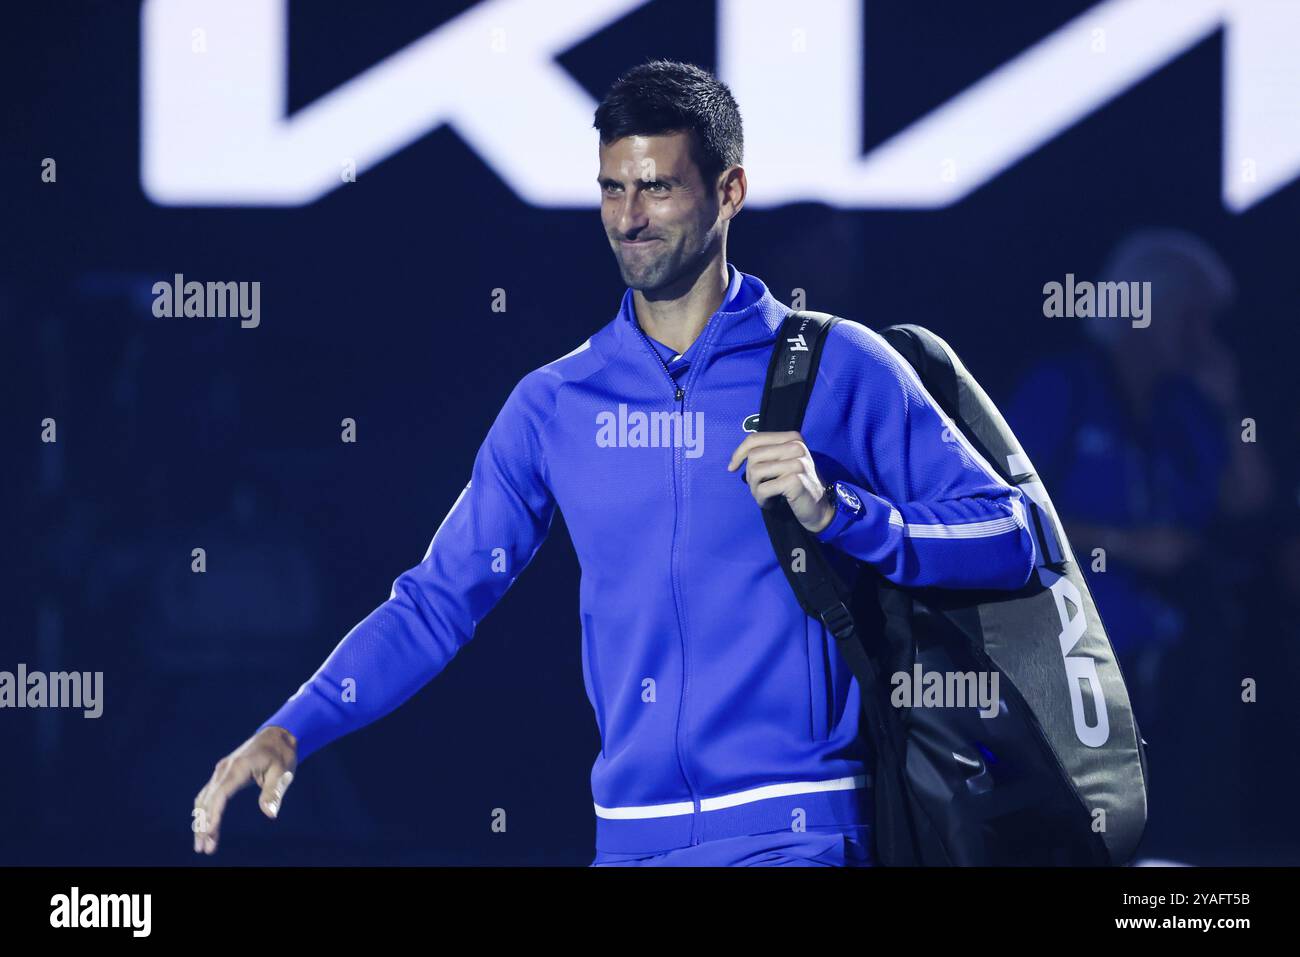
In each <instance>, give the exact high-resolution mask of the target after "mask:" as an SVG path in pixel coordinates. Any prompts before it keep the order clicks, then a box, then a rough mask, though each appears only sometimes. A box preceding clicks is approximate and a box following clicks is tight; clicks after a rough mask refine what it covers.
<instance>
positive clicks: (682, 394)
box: [674, 386, 686, 402]
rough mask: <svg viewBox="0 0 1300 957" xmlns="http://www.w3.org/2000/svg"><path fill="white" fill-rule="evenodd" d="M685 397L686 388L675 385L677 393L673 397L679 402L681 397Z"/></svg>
mask: <svg viewBox="0 0 1300 957" xmlns="http://www.w3.org/2000/svg"><path fill="white" fill-rule="evenodd" d="M685 397H686V390H685V389H683V388H682V387H681V386H678V387H677V395H676V396H675V397H674V398H676V399H677V401H678V402H680V401H682V399H683V398H685Z"/></svg>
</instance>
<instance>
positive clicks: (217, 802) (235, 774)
mask: <svg viewBox="0 0 1300 957" xmlns="http://www.w3.org/2000/svg"><path fill="white" fill-rule="evenodd" d="M252 780H253V775H252V772H251V770H250V769H249V767H248V764H247V762H245V761H241V760H239V759H238V758H236V759H235V760H233V761H230V762H228V763H225V766H224V767H222V764H218V765H217V771H216V773H215V774H214V775H213V778H212V781H211V782H210V783H209V784H208V787H207V788H206V790H207V794H206V795H205V796H204V799H203V803H202V804H200V805H199V806H198V808H197V811H198V813H197V814H196V817H197V818H199V821H196V823H203V824H205V825H206V828H205V831H206V834H205V835H202V836H203V843H202V846H201V847H199V846H196V847H195V850H201V851H202V852H203V853H205V854H212V853H213V852H215V851H216V849H217V842H218V841H219V840H220V836H221V815H222V814H223V813H225V810H226V801H228V800H229V799H230V796H231V795H232V794H234V793H235V792H236V791H238V790H240V789H241V788H243V787H245V786H246V785H248V784H249V783H250V782H251V781H252ZM195 833H196V835H198V834H199V832H197V831H196V832H195Z"/></svg>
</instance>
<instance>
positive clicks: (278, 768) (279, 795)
mask: <svg viewBox="0 0 1300 957" xmlns="http://www.w3.org/2000/svg"><path fill="white" fill-rule="evenodd" d="M262 780H263V781H264V782H265V783H264V784H263V785H262V797H261V799H260V800H259V801H258V802H257V804H258V807H260V808H261V809H262V813H263V814H265V815H266V816H267V817H269V818H275V817H277V816H279V814H280V805H281V804H282V803H283V802H284V792H285V791H287V790H288V789H289V785H290V784H292V783H293V772H292V771H286V770H285V769H284V766H283V765H282V764H279V763H278V762H273V763H272V764H271V766H270V767H269V768H267V772H266V776H265V777H263V779H262Z"/></svg>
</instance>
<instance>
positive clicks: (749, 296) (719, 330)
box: [616, 263, 790, 362]
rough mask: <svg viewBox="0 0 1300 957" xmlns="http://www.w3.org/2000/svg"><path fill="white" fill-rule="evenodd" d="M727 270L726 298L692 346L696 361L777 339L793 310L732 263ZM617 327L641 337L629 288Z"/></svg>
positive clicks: (627, 334)
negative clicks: (724, 349) (735, 347)
mask: <svg viewBox="0 0 1300 957" xmlns="http://www.w3.org/2000/svg"><path fill="white" fill-rule="evenodd" d="M727 269H728V272H729V274H730V275H731V284H730V285H729V286H728V287H727V295H726V296H725V297H724V298H723V301H722V305H721V306H719V307H718V310H717V311H716V312H714V313H713V315H712V316H710V317H709V321H708V322H707V323H706V324H705V326H704V329H703V330H702V331H701V332H700V335H699V339H697V340H696V342H695V343H693V344H692V345H691V352H692V354H693V356H694V358H696V360H697V362H698V360H699V359H701V358H703V356H704V355H707V354H709V353H712V352H713V351H714V350H715V349H717V348H718V347H720V346H733V345H742V344H745V343H751V342H757V341H760V340H763V339H772V338H774V337H775V336H776V332H777V329H779V328H780V326H781V321H782V320H783V319H785V317H786V315H787V313H789V311H790V310H789V308H788V307H787V306H784V305H782V304H781V303H780V302H777V300H776V298H775V297H774V296H773V295H772V293H771V292H770V291H769V290H768V288H767V286H766V285H765V284H764V283H763V280H761V279H759V278H758V277H757V276H752V275H750V274H749V273H745V272H741V271H740V270H739V269H737V268H736V267H735V266H733V265H732V264H731V263H727ZM616 325H617V326H618V329H619V334H620V335H623V336H631V337H633V338H637V339H639V338H640V336H641V332H640V331H639V326H640V324H639V323H638V322H637V320H636V307H635V305H634V303H633V297H632V289H631V288H630V287H629V288H628V289H627V290H625V291H624V293H623V300H622V302H621V303H620V305H619V313H618V318H617V322H616Z"/></svg>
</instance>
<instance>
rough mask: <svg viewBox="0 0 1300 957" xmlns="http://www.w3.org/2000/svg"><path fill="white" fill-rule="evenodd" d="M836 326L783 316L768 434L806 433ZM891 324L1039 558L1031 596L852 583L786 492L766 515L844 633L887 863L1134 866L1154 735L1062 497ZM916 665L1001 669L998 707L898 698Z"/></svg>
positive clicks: (979, 406)
mask: <svg viewBox="0 0 1300 957" xmlns="http://www.w3.org/2000/svg"><path fill="white" fill-rule="evenodd" d="M840 321H843V320H841V319H839V318H838V317H835V316H830V315H827V314H825V313H815V312H808V311H800V312H794V313H791V314H790V315H789V316H788V317H787V318H786V320H785V323H784V325H783V327H782V330H781V334H780V336H779V337H778V340H777V343H776V346H775V347H774V349H773V355H772V359H771V363H770V365H769V368H768V380H767V388H766V390H765V393H764V398H763V405H762V409H761V412H760V416H759V428H760V430H762V431H786V430H797V429H798V428H799V427H800V425H801V423H802V421H803V414H804V410H805V408H806V406H807V401H808V396H809V393H810V392H811V388H812V384H813V382H815V381H816V367H817V363H818V361H819V359H820V354H821V348H822V346H823V345H824V342H825V335H826V333H827V332H828V331H829V329H830V328H831V326H832V325H834V324H835V323H836V322H840ZM880 335H881V337H882V338H884V339H885V341H886V342H887V343H888V344H889V345H890V346H891V347H892V348H893V349H894V350H895V351H897V352H898V353H899V355H900V356H902V358H903V359H904V361H905V362H906V363H907V364H908V365H909V366H911V368H912V369H913V370H914V371H915V372H916V374H917V377H918V379H919V380H920V382H921V384H922V385H923V387H924V388H925V390H926V391H927V392H928V393H929V394H930V395H931V396H932V397H933V398H934V400H935V401H936V402H937V403H938V405H939V406H940V408H941V409H942V411H943V412H944V414H945V415H946V416H947V417H948V419H949V420H950V426H951V427H952V428H953V429H954V430H957V431H959V432H960V434H961V436H962V437H963V438H964V439H965V440H966V441H967V443H968V444H969V446H970V448H971V449H972V451H973V452H974V453H975V454H977V455H980V456H982V457H983V458H984V460H985V461H986V462H987V464H988V465H989V467H990V468H992V469H993V470H994V471H995V472H996V473H997V474H998V475H1000V476H1001V477H1002V478H1003V479H1004V480H1005V481H1006V482H1008V484H1011V485H1014V486H1017V487H1018V488H1020V490H1021V492H1022V493H1023V496H1024V501H1025V504H1026V515H1027V518H1029V520H1030V522H1031V527H1032V528H1033V531H1034V534H1035V538H1036V544H1037V546H1038V564H1037V567H1036V568H1035V569H1034V572H1033V574H1032V575H1031V576H1030V580H1029V581H1028V582H1027V583H1026V584H1025V586H1024V587H1023V588H1021V589H1019V590H1017V591H983V590H971V589H934V588H911V589H909V588H902V587H900V586H897V585H895V584H894V583H893V582H890V581H888V580H887V579H885V578H884V577H883V576H881V575H879V574H878V573H877V572H876V571H875V570H874V569H872V568H871V567H870V566H868V565H866V564H864V563H857V565H856V569H857V571H856V579H855V580H854V581H851V582H846V581H845V579H844V577H843V575H841V574H838V573H837V572H836V570H835V566H836V563H835V562H831V561H828V560H827V557H826V555H825V553H824V552H823V549H824V548H825V546H823V545H822V543H820V542H818V541H817V539H816V537H815V536H814V535H812V534H811V533H809V532H808V531H807V530H806V529H804V528H803V526H802V525H800V524H799V522H798V521H797V520H796V519H795V518H794V515H793V513H792V512H790V509H789V506H788V504H787V503H786V502H785V500H784V499H783V498H780V497H778V498H777V499H775V500H773V501H770V502H769V503H768V504H769V507H768V508H766V509H764V513H763V516H764V521H765V523H766V525H767V529H768V533H769V536H770V537H771V539H772V543H773V547H774V549H775V550H776V554H777V556H778V559H779V560H780V563H781V567H782V569H783V570H784V572H785V574H786V577H787V579H789V581H790V583H791V587H792V588H793V589H794V592H795V594H796V596H798V598H799V601H800V603H801V605H803V607H804V610H805V611H806V612H807V613H808V614H810V615H813V616H814V617H818V618H820V619H821V620H822V621H824V622H825V623H826V626H827V628H828V629H829V630H830V631H831V632H832V633H833V634H835V636H836V638H837V643H838V646H839V649H840V652H841V654H842V655H843V657H844V658H845V661H846V663H847V664H848V665H849V666H850V668H851V669H852V670H853V672H854V674H855V675H856V676H857V678H858V681H859V685H860V687H861V689H862V709H863V717H864V719H865V720H864V724H865V729H866V732H867V735H868V737H869V739H870V741H871V744H872V750H873V753H874V765H873V769H872V770H873V774H872V777H873V788H874V791H875V810H876V816H875V827H874V829H873V834H874V843H875V851H876V859H877V860H878V861H879V862H880V863H882V864H886V865H908V864H959V865H1043V864H1046V865H1053V864H1057V865H1105V864H1122V863H1126V862H1127V861H1128V860H1129V859H1130V858H1131V857H1132V855H1133V853H1134V851H1135V850H1136V847H1137V844H1138V841H1139V840H1140V838H1141V836H1142V832H1143V830H1144V828H1145V825H1146V815H1147V790H1146V789H1147V769H1146V753H1145V742H1143V741H1142V739H1141V735H1140V732H1139V730H1138V728H1137V725H1136V722H1135V719H1134V716H1133V710H1132V707H1131V704H1130V702H1129V698H1128V692H1127V689H1126V688H1125V686H1124V680H1123V676H1122V674H1121V673H1120V669H1119V663H1118V661H1117V660H1116V658H1115V655H1114V652H1113V650H1112V648H1111V646H1110V641H1109V639H1108V638H1107V636H1106V631H1105V627H1104V625H1103V623H1102V621H1101V617H1100V615H1099V614H1098V613H1097V608H1096V605H1095V604H1094V602H1093V600H1092V596H1091V594H1090V593H1089V591H1088V586H1087V582H1086V581H1085V580H1084V577H1083V573H1082V570H1081V569H1080V568H1079V566H1078V564H1077V562H1076V561H1075V557H1074V554H1073V551H1072V550H1071V548H1070V545H1069V542H1068V540H1067V538H1066V536H1065V533H1064V530H1063V528H1062V527H1061V523H1060V521H1059V519H1058V517H1057V515H1056V512H1055V509H1054V508H1053V507H1052V503H1051V499H1050V497H1049V496H1048V494H1047V491H1046V489H1045V488H1044V487H1043V485H1042V482H1041V480H1040V479H1039V477H1038V475H1037V474H1036V473H1035V472H1034V469H1033V465H1032V462H1031V461H1030V459H1029V457H1028V455H1026V454H1025V451H1024V449H1023V448H1022V447H1021V446H1020V443H1019V442H1018V441H1017V439H1016V437H1015V435H1014V434H1013V433H1012V431H1011V429H1010V428H1009V427H1008V426H1007V424H1006V422H1005V420H1004V419H1003V417H1002V415H1001V414H1000V413H999V412H998V410H997V407H996V406H995V405H994V404H993V403H992V401H991V400H990V399H989V398H988V396H987V395H986V394H985V393H984V390H983V389H982V388H980V386H979V383H978V382H976V381H975V379H974V378H973V377H972V376H971V375H970V373H969V372H968V371H967V370H966V368H965V366H964V365H963V364H962V363H961V361H960V359H958V357H957V356H956V354H955V353H954V352H953V351H952V349H951V347H949V346H948V344H947V343H946V342H944V341H943V339H941V338H940V337H939V336H937V335H935V334H934V333H932V332H930V331H929V330H926V329H924V328H922V327H920V326H916V325H900V326H891V327H889V328H887V329H884V330H882V331H881V333H880ZM841 567H842V565H841ZM916 665H920V667H921V670H922V673H923V674H928V673H931V672H938V673H942V674H945V675H947V674H957V673H974V674H978V673H980V672H984V673H986V674H993V673H996V674H997V675H998V682H999V691H1000V699H1001V700H1000V703H999V709H998V714H997V715H996V716H994V717H989V718H984V717H981V716H980V714H979V712H978V710H977V708H976V707H970V708H933V707H909V708H895V707H893V706H892V705H891V704H890V702H889V698H890V693H891V690H892V688H891V685H890V681H889V677H890V676H891V675H894V674H896V673H899V672H904V673H907V674H911V673H912V672H913V668H914V667H915V666H916ZM868 689H872V692H871V693H870V694H868Z"/></svg>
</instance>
